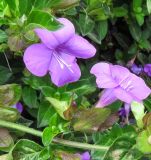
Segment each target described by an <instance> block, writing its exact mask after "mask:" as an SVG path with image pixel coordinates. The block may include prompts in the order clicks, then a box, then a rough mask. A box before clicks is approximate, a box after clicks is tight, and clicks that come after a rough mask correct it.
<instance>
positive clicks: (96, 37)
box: [88, 20, 108, 44]
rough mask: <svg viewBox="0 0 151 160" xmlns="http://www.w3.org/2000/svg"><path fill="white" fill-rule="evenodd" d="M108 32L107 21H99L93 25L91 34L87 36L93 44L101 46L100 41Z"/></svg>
mask: <svg viewBox="0 0 151 160" xmlns="http://www.w3.org/2000/svg"><path fill="white" fill-rule="evenodd" d="M107 32H108V22H107V20H104V21H99V22H98V23H96V24H95V27H94V30H93V32H91V33H89V34H88V37H89V38H91V39H92V40H93V41H94V42H96V43H98V44H101V42H102V40H103V39H104V38H105V36H106V34H107Z"/></svg>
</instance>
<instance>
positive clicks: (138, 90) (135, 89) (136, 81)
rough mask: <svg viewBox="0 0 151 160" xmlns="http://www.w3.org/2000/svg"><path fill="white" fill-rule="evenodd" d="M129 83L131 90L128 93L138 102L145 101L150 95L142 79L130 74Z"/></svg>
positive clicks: (150, 91)
mask: <svg viewBox="0 0 151 160" xmlns="http://www.w3.org/2000/svg"><path fill="white" fill-rule="evenodd" d="M130 81H131V85H132V88H131V89H130V90H129V93H130V94H132V95H133V96H134V97H136V98H137V99H139V100H140V101H142V100H144V99H146V98H147V97H148V96H149V95H150V94H151V90H150V88H149V87H148V86H147V85H146V84H145V82H144V80H143V79H142V78H140V77H138V76H136V75H134V74H131V79H130Z"/></svg>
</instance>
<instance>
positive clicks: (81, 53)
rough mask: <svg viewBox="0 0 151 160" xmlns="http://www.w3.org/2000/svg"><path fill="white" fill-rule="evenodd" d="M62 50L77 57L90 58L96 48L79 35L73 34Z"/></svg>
mask: <svg viewBox="0 0 151 160" xmlns="http://www.w3.org/2000/svg"><path fill="white" fill-rule="evenodd" d="M63 48H64V51H65V52H67V53H68V54H71V55H74V56H75V57H77V58H90V57H93V56H94V55H95V53H96V49H95V48H94V46H93V45H92V44H90V43H89V42H88V41H87V40H86V39H84V38H82V37H81V36H78V35H74V36H73V37H72V38H71V39H69V41H67V42H66V44H64V46H63Z"/></svg>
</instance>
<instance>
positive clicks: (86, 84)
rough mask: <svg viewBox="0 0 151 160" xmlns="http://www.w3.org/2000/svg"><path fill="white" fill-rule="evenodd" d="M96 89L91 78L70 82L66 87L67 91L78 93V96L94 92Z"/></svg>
mask: <svg viewBox="0 0 151 160" xmlns="http://www.w3.org/2000/svg"><path fill="white" fill-rule="evenodd" d="M95 90H96V87H95V84H94V83H93V82H92V81H91V78H87V79H81V80H79V81H78V82H75V83H73V84H72V83H71V84H68V85H67V87H66V92H70V93H76V94H77V95H78V97H80V96H83V95H87V94H90V93H93V92H94V91H95Z"/></svg>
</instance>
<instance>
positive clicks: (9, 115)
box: [0, 107, 20, 122]
mask: <svg viewBox="0 0 151 160" xmlns="http://www.w3.org/2000/svg"><path fill="white" fill-rule="evenodd" d="M19 116H20V113H19V112H18V110H17V109H15V108H10V107H0V119H2V120H6V121H10V122H16V121H17V120H18V118H19Z"/></svg>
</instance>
